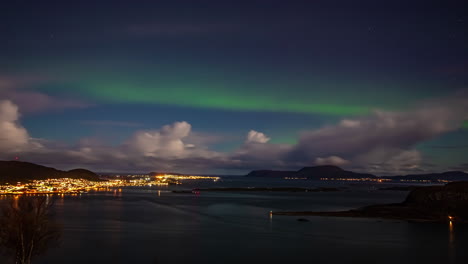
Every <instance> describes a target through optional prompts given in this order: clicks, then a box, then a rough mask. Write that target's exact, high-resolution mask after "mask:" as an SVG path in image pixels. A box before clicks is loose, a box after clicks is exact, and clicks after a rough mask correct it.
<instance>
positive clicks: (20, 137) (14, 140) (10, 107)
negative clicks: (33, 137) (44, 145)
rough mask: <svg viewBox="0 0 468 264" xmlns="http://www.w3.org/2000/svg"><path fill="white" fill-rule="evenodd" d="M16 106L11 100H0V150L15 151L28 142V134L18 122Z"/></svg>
mask: <svg viewBox="0 0 468 264" xmlns="http://www.w3.org/2000/svg"><path fill="white" fill-rule="evenodd" d="M18 118H19V112H18V107H17V106H16V105H15V104H13V103H12V102H11V101H7V100H2V101H0V151H2V152H17V151H20V150H21V149H24V148H26V147H27V145H28V144H29V135H28V132H27V131H26V129H25V128H24V127H22V126H21V125H19V124H18V123H17V122H18Z"/></svg>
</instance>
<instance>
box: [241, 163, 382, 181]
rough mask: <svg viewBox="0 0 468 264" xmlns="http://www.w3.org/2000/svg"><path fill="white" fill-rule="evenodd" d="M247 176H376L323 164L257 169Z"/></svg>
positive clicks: (314, 177)
mask: <svg viewBox="0 0 468 264" xmlns="http://www.w3.org/2000/svg"><path fill="white" fill-rule="evenodd" d="M246 176H247V177H266V178H284V177H297V178H308V179H320V178H377V176H375V175H372V174H366V173H357V172H352V171H346V170H343V169H341V168H340V167H336V166H331V165H324V166H315V167H305V168H302V169H300V170H298V171H275V170H257V171H252V172H250V173H249V174H247V175H246Z"/></svg>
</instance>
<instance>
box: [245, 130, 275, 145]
mask: <svg viewBox="0 0 468 264" xmlns="http://www.w3.org/2000/svg"><path fill="white" fill-rule="evenodd" d="M269 140H270V138H269V137H267V136H266V135H265V134H263V133H261V132H257V131H255V130H250V131H249V133H248V134H247V139H246V141H245V143H247V144H248V143H267V142H268V141H269Z"/></svg>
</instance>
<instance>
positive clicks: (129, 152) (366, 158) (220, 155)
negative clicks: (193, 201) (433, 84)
mask: <svg viewBox="0 0 468 264" xmlns="http://www.w3.org/2000/svg"><path fill="white" fill-rule="evenodd" d="M465 103H466V100H465V99H463V98H457V99H452V100H449V101H441V102H439V103H426V104H422V105H420V106H418V107H416V108H414V109H412V110H408V111H406V112H389V111H375V112H374V113H373V114H372V115H369V116H363V117H358V118H352V119H351V118H348V119H344V120H341V121H340V122H338V123H337V124H335V125H329V126H325V127H322V128H318V129H314V130H309V131H305V132H303V133H302V135H301V136H300V138H299V140H298V143H297V144H275V143H270V142H269V141H270V137H268V136H267V135H265V134H264V133H262V132H259V131H255V130H250V131H249V132H248V133H247V135H246V140H245V141H244V143H243V144H241V146H239V147H238V148H236V149H235V150H233V151H230V152H220V151H214V150H212V149H211V148H210V144H213V143H215V142H217V141H218V140H219V136H216V135H211V134H206V133H196V132H192V126H191V124H189V123H188V122H185V121H181V122H175V123H173V124H170V125H165V126H163V127H161V128H160V129H155V130H138V131H136V132H134V134H133V135H132V136H131V137H129V138H128V139H127V140H125V141H124V142H123V143H121V144H118V145H113V146H108V145H103V144H102V143H100V142H99V141H97V140H92V139H83V140H81V141H80V142H79V143H78V144H77V145H75V146H61V145H60V144H56V143H54V142H48V141H39V140H37V139H31V138H30V136H29V134H28V132H27V131H26V129H25V128H23V127H22V126H21V125H19V124H18V118H19V113H18V107H17V106H16V105H14V104H13V103H11V102H10V101H1V103H0V132H1V135H2V137H1V138H0V140H1V143H2V144H1V148H2V150H3V151H4V152H5V153H6V152H9V153H21V154H22V156H23V157H25V158H27V159H29V160H31V161H35V162H41V163H44V164H49V165H54V164H61V165H62V166H70V167H76V166H85V167H87V168H91V169H97V170H112V169H114V170H119V169H124V170H132V169H138V170H153V169H164V170H181V171H190V170H191V169H192V170H194V171H210V170H219V169H227V170H251V169H270V168H274V169H297V168H300V167H302V166H311V165H336V166H344V167H345V168H353V169H357V170H361V171H366V172H371V173H376V174H405V173H411V172H418V171H421V170H423V169H424V168H423V163H424V155H423V154H422V153H421V152H420V151H418V150H416V149H415V146H416V145H417V144H419V143H422V142H425V141H428V140H431V139H433V138H435V137H437V136H439V135H442V134H444V133H447V132H450V131H454V130H456V129H458V128H460V127H461V126H462V122H463V120H466V112H464V110H465V105H466V104H465ZM5 157H9V156H5V155H4V157H3V158H5Z"/></svg>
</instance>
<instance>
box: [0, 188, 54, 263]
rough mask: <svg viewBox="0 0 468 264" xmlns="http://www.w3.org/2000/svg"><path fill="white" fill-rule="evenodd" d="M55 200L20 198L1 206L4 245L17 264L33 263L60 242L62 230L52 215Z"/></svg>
mask: <svg viewBox="0 0 468 264" xmlns="http://www.w3.org/2000/svg"><path fill="white" fill-rule="evenodd" d="M52 205H53V202H52V199H50V198H49V197H45V196H16V197H14V198H12V199H10V200H8V201H7V202H6V203H5V204H4V205H3V206H2V207H1V215H0V246H1V248H2V251H3V253H4V254H6V255H8V256H10V257H11V258H12V260H13V263H15V264H30V263H31V259H32V258H33V257H34V256H37V255H40V254H43V253H45V252H46V251H47V249H48V248H49V247H50V246H52V245H54V243H57V242H58V240H59V238H60V235H61V228H60V226H59V225H58V224H57V223H56V222H55V221H54V220H53V218H52V215H51V207H52Z"/></svg>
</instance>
